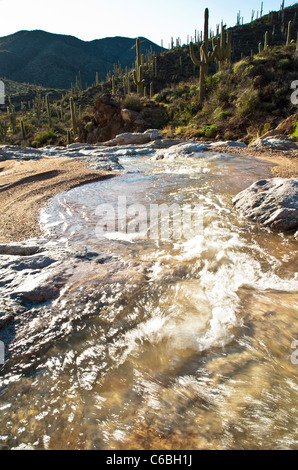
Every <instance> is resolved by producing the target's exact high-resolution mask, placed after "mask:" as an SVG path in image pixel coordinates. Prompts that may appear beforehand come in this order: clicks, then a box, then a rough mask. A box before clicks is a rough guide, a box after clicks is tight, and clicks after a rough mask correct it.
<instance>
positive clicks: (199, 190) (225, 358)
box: [0, 153, 298, 449]
mask: <svg viewBox="0 0 298 470" xmlns="http://www.w3.org/2000/svg"><path fill="white" fill-rule="evenodd" d="M121 163H122V165H123V166H124V168H125V171H124V173H122V174H121V175H120V176H118V177H116V178H113V179H110V180H107V181H103V182H99V183H92V184H89V185H86V186H83V187H80V188H76V189H73V190H71V191H69V192H67V193H63V194H61V195H58V196H56V197H55V198H54V199H53V200H52V202H51V204H50V205H49V206H48V207H47V208H46V209H45V210H44V211H43V213H42V216H41V220H42V224H43V228H44V230H45V234H46V236H47V237H49V238H50V239H59V240H60V241H63V242H65V243H68V244H74V245H76V246H77V245H83V246H86V247H87V248H88V249H89V250H90V251H97V252H104V253H108V254H110V255H111V256H112V257H114V258H115V259H117V260H121V261H122V262H123V263H126V264H127V265H128V266H130V265H131V266H135V265H136V263H139V265H140V266H142V265H143V264H144V266H146V267H147V271H146V276H140V277H139V278H138V281H136V282H135V283H132V284H131V285H129V286H128V285H127V282H126V278H125V276H122V277H121V276H120V277H119V281H118V282H115V283H114V284H112V286H110V287H109V289H106V290H102V288H101V289H99V283H100V284H101V285H103V286H104V283H105V280H104V279H102V280H101V281H100V282H98V287H97V285H96V283H95V284H93V285H92V295H91V294H90V293H88V295H87V294H86V296H85V295H84V291H82V290H81V291H80V292H76V291H75V290H74V291H73V292H72V294H71V296H69V294H68V298H67V299H64V298H63V295H62V297H61V299H60V300H58V301H56V302H55V305H53V306H51V305H49V306H48V307H47V315H48V316H49V318H51V315H52V313H51V309H53V312H55V315H56V316H57V311H58V312H60V313H59V315H60V314H61V317H63V318H73V317H76V318H78V319H79V320H78V321H77V322H74V323H70V324H68V326H67V328H66V329H65V333H64V334H63V335H61V336H60V337H59V338H58V339H56V340H53V338H52V337H51V334H49V337H48V339H47V337H45V338H42V339H40V338H37V339H36V342H38V341H41V342H43V343H46V344H47V348H46V349H45V350H44V349H43V351H42V355H41V357H39V359H38V362H37V363H36V365H34V366H32V367H31V368H30V369H29V372H26V373H24V372H20V371H18V370H17V369H15V371H14V372H11V374H8V375H7V376H6V377H5V378H4V382H3V383H4V384H5V386H4V387H3V388H2V392H1V395H0V401H1V402H0V409H1V414H2V418H1V420H2V424H1V434H2V436H0V442H1V440H2V441H3V442H4V443H6V445H7V446H8V447H10V448H11V447H18V446H22V445H26V446H27V447H31V448H35V449H43V448H48V449H61V448H62V449H67V448H69V449H259V448H260V449H296V448H298V445H297V437H298V436H297V434H298V433H297V417H298V411H297V371H298V365H295V363H294V362H295V361H293V353H294V351H293V349H292V348H291V345H292V342H293V341H294V340H298V322H297V310H298V309H297V306H298V278H297V276H296V268H297V264H296V263H297V253H296V246H297V245H296V244H297V242H295V240H294V239H293V237H291V236H284V235H281V234H275V233H272V232H270V231H269V230H266V229H264V228H262V227H256V226H255V225H254V224H252V223H250V222H248V221H247V220H244V219H243V218H241V217H240V216H239V215H238V214H237V213H236V212H235V211H234V209H233V206H232V198H233V196H234V195H235V194H237V193H238V192H239V191H240V190H242V189H244V188H245V187H247V186H249V185H250V184H251V183H252V182H253V181H256V180H258V179H260V178H263V177H264V175H266V174H267V175H268V176H269V175H270V165H269V164H268V163H266V162H261V161H255V160H254V159H251V158H244V157H239V158H238V157H234V156H231V155H230V156H224V155H219V154H210V153H208V154H204V155H200V156H198V157H197V158H190V159H182V160H175V161H174V162H168V163H167V162H165V161H150V160H149V159H147V158H144V157H142V158H137V157H133V158H123V159H121ZM119 196H121V197H122V198H123V197H124V196H125V197H126V201H127V205H128V206H129V205H131V204H135V203H138V204H141V205H143V206H145V207H148V208H149V206H150V204H168V205H170V204H174V203H177V204H178V205H179V206H180V207H185V206H187V205H196V207H199V210H200V217H201V219H200V220H201V222H202V224H203V225H202V226H201V227H200V230H199V231H198V233H196V234H191V236H189V233H188V232H187V229H186V230H185V231H184V232H183V236H182V237H181V238H178V239H173V238H171V237H170V238H169V239H151V238H150V233H149V234H148V233H147V236H145V234H144V233H139V232H133V233H123V232H117V230H115V231H114V232H112V233H110V232H109V233H107V234H106V236H105V237H102V238H99V237H98V233H97V231H96V227H97V224H98V221H99V218H98V207H99V206H100V205H101V204H103V203H107V204H110V205H112V206H113V207H114V208H115V213H116V214H117V205H118V201H119V199H118V198H119ZM132 220H133V217H132V216H130V217H128V218H127V222H128V223H129V222H131V221H132ZM107 266H108V264H107ZM107 269H108V268H107ZM90 282H91V281H90ZM87 290H88V289H87ZM59 315H58V316H59ZM53 317H54V313H53ZM55 318H56V317H55ZM29 334H30V330H29ZM297 349H298V348H297ZM291 359H292V360H291ZM26 360H27V359H26ZM30 360H31V359H30V358H28V361H29V362H30ZM24 361H25V359H24Z"/></svg>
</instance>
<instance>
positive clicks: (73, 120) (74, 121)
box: [69, 96, 78, 135]
mask: <svg viewBox="0 0 298 470" xmlns="http://www.w3.org/2000/svg"><path fill="white" fill-rule="evenodd" d="M69 103H70V116H71V124H72V130H73V133H74V135H76V134H77V130H78V124H77V115H76V109H75V104H74V99H73V97H72V96H71V97H70V99H69Z"/></svg>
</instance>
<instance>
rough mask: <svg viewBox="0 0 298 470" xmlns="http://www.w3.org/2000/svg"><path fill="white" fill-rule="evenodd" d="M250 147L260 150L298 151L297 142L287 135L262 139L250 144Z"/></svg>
mask: <svg viewBox="0 0 298 470" xmlns="http://www.w3.org/2000/svg"><path fill="white" fill-rule="evenodd" d="M249 147H252V148H255V149H259V150H290V149H296V150H298V144H297V142H296V141H295V140H294V139H292V138H290V137H288V136H286V135H275V136H272V137H266V138H260V139H257V140H255V141H254V142H252V143H251V144H249Z"/></svg>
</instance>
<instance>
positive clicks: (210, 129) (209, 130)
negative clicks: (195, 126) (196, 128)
mask: <svg viewBox="0 0 298 470" xmlns="http://www.w3.org/2000/svg"><path fill="white" fill-rule="evenodd" d="M203 131H204V134H205V137H208V138H212V137H215V135H216V132H217V127H216V126H214V125H211V126H206V127H204V128H203Z"/></svg>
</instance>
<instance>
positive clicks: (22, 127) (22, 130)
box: [21, 119, 26, 140]
mask: <svg viewBox="0 0 298 470" xmlns="http://www.w3.org/2000/svg"><path fill="white" fill-rule="evenodd" d="M21 132H22V139H23V140H25V139H26V132H25V126H24V123H23V119H21Z"/></svg>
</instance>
